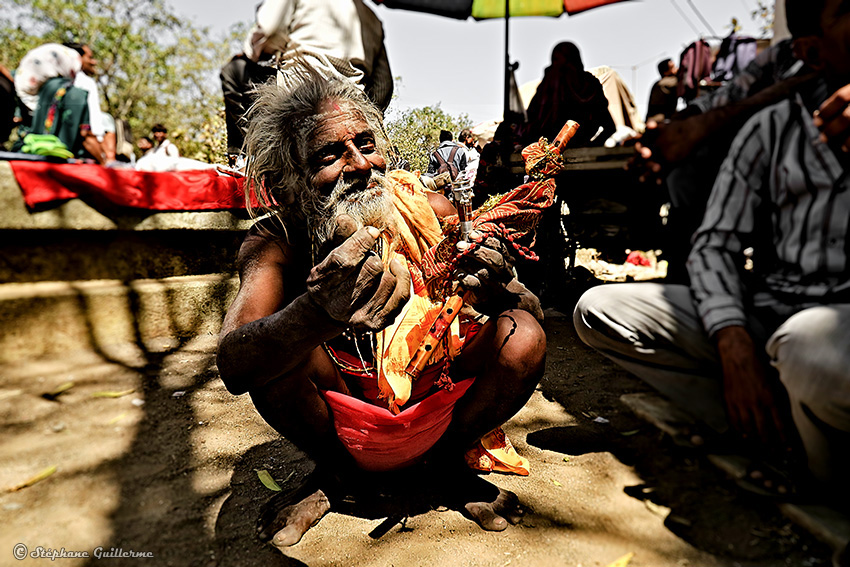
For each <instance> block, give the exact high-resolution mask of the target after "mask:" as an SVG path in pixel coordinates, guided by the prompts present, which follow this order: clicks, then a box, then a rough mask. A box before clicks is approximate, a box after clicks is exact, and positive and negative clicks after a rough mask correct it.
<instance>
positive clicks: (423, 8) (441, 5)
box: [374, 0, 624, 20]
mask: <svg viewBox="0 0 850 567" xmlns="http://www.w3.org/2000/svg"><path fill="white" fill-rule="evenodd" d="M623 1H624V0H511V2H510V16H511V17H515V16H553V17H558V16H560V15H561V14H563V13H565V12H566V13H567V14H570V15H572V14H578V13H579V12H583V11H585V10H590V9H591V8H597V7H599V6H604V5H605V4H614V3H615V2H623ZM374 2H375V3H376V4H383V5H385V6H387V7H388V8H398V9H401V10H413V11H415V12H426V13H428V14H437V15H438V16H446V17H449V18H456V19H458V20H465V19H467V18H469V17H470V16H472V17H473V18H475V19H476V20H485V19H488V18H504V17H505V0H374Z"/></svg>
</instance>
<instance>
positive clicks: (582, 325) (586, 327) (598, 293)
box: [573, 286, 620, 348]
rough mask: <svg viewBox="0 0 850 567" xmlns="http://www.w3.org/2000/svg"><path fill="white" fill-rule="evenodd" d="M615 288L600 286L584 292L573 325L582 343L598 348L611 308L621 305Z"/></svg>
mask: <svg viewBox="0 0 850 567" xmlns="http://www.w3.org/2000/svg"><path fill="white" fill-rule="evenodd" d="M617 291H618V289H615V286H598V287H593V288H590V289H589V290H587V291H586V292H584V294H582V296H581V297H580V298H579V300H578V303H576V307H575V311H573V324H574V325H575V328H576V333H577V334H578V336H579V338H580V339H581V340H582V342H583V343H584V344H586V345H588V346H591V347H594V348H597V345H598V344H599V341H598V340H597V339H598V338H599V333H600V331H601V330H602V327H604V324H603V322H604V321H605V320H607V319H608V316H607V315H608V313H609V311H610V308H611V307H616V306H617V305H619V304H620V301H619V299H618V298H617Z"/></svg>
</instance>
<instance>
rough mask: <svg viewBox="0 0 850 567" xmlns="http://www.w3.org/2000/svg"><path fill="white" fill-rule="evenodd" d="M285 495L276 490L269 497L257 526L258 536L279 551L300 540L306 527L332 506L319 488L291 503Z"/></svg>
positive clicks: (311, 524) (320, 517)
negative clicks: (270, 497) (275, 494)
mask: <svg viewBox="0 0 850 567" xmlns="http://www.w3.org/2000/svg"><path fill="white" fill-rule="evenodd" d="M288 496H289V495H288V494H286V495H284V494H279V495H277V496H275V497H273V498H272V499H271V500H269V501H268V503H266V505H265V507H264V508H263V512H262V514H261V515H260V521H259V523H258V524H259V525H258V526H257V531H258V532H259V537H260V539H261V540H262V541H265V542H268V543H269V544H270V545H272V546H274V547H276V548H278V549H279V550H281V551H284V550H285V549H286V548H287V547H291V546H293V545H295V544H296V543H298V542H299V541H301V537H302V536H303V535H304V534H305V533H307V530H309V529H310V528H312V527H313V526H315V525H316V524H318V523H319V520H321V519H322V517H324V515H325V514H327V513H328V511H329V510H330V509H331V503H330V501H328V497H327V496H325V493H324V492H322V491H321V490H316V492H314V493H312V494H310V495H309V496H307V497H306V498H304V499H303V500H301V501H299V502H296V503H294V504H291V503H290V502H291V501H290V500H289V499H288V498H287V497H288Z"/></svg>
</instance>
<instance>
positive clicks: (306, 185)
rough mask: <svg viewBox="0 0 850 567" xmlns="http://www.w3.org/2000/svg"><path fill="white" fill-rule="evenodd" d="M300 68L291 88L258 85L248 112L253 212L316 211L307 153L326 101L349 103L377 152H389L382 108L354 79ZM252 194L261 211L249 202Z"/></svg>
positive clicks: (295, 216)
mask: <svg viewBox="0 0 850 567" xmlns="http://www.w3.org/2000/svg"><path fill="white" fill-rule="evenodd" d="M298 72H299V73H301V74H302V76H303V82H300V84H299V85H298V86H297V87H295V88H294V89H293V90H292V91H286V90H284V89H282V88H281V87H278V86H277V85H275V84H273V83H269V84H267V85H264V86H262V87H260V88H259V89H258V91H259V97H258V98H257V102H256V103H255V104H254V106H253V107H252V108H251V110H250V111H249V113H248V116H247V119H248V123H249V126H248V132H247V134H246V136H245V146H244V148H243V150H244V151H245V153H246V154H247V156H248V167H247V170H246V174H245V177H246V179H245V196H246V201H247V202H248V210H249V212H250V213H251V214H252V215H253V216H258V213H260V214H265V213H271V214H273V215H275V216H276V217H278V218H279V219H280V220H281V221H284V222H285V221H287V220H303V219H305V217H307V216H308V215H310V214H311V213H312V212H313V211H314V210H315V203H314V202H313V201H314V200H315V190H314V189H313V188H312V187H311V185H310V178H309V176H310V173H309V172H308V170H307V154H308V145H309V142H310V138H311V137H312V134H313V132H314V131H315V129H316V126H317V125H318V123H319V118H320V115H321V111H320V107H321V106H322V103H323V102H325V101H336V102H348V103H350V104H351V105H352V106H353V107H354V109H355V112H357V113H359V114H360V115H361V117H362V118H363V119H364V120H365V121H366V123H367V124H368V126H369V128H370V129H371V130H372V132H373V133H374V135H375V143H376V145H377V147H378V151H379V152H380V153H381V154H383V155H385V156H386V155H387V153H388V150H389V147H390V146H389V140H388V138H387V135H386V132H385V130H384V127H383V115H382V114H381V111H380V110H378V108H377V107H376V106H375V105H374V104H372V103H371V102H370V101H369V99H368V98H367V97H366V95H365V94H364V93H363V92H362V91H361V90H360V89H358V88H357V86H356V85H355V84H354V83H352V82H351V81H347V80H343V79H326V78H324V77H322V76H320V75H319V74H318V73H316V72H315V71H312V70H310V69H309V68H304V69H301V70H299V71H298ZM252 197H253V198H254V199H256V202H257V203H258V205H259V211H258V210H257V208H256V207H253V206H251V198H252Z"/></svg>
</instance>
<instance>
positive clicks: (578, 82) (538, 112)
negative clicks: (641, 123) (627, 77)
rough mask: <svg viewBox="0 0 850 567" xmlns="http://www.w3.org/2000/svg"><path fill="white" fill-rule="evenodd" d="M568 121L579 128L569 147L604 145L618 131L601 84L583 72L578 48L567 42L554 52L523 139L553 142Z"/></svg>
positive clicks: (530, 109) (534, 102)
mask: <svg viewBox="0 0 850 567" xmlns="http://www.w3.org/2000/svg"><path fill="white" fill-rule="evenodd" d="M567 120H575V121H576V122H578V123H579V125H580V128H579V130H578V132H577V133H576V135H575V137H574V138H573V139H572V140H571V141H570V147H575V146H601V145H602V144H603V143H604V142H605V140H606V139H608V137H610V136H611V134H613V133H614V131H615V130H616V126H615V125H614V119H613V118H611V113H610V112H608V99H607V98H605V93H604V92H603V91H602V83H600V82H599V79H597V78H596V77H594V76H593V75H591V74H590V73H588V72H587V71H585V70H584V64H583V63H582V61H581V53H580V52H579V50H578V47H576V45H575V44H574V43H570V42H568V41H565V42H563V43H559V44H558V45H556V46H555V49H553V50H552V64H551V65H550V66H549V67H547V68H546V72H545V73H544V75H543V80H542V81H541V82H540V85H539V86H538V87H537V92H536V93H535V94H534V98H532V99H531V103H530V104H529V105H528V125H527V127H526V132H525V135H524V139H525V141H526V143H532V142H535V141H537V139H539V138H540V137H541V136H545V137H546V138H547V139H548V140H553V139H554V138H555V136H556V135H557V134H558V131H559V130H560V129H561V127H562V126H563V125H564V124H565V123H566V121H567ZM600 127H601V128H602V132H600V133H599V135H597V132H598V131H599V128H600Z"/></svg>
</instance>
